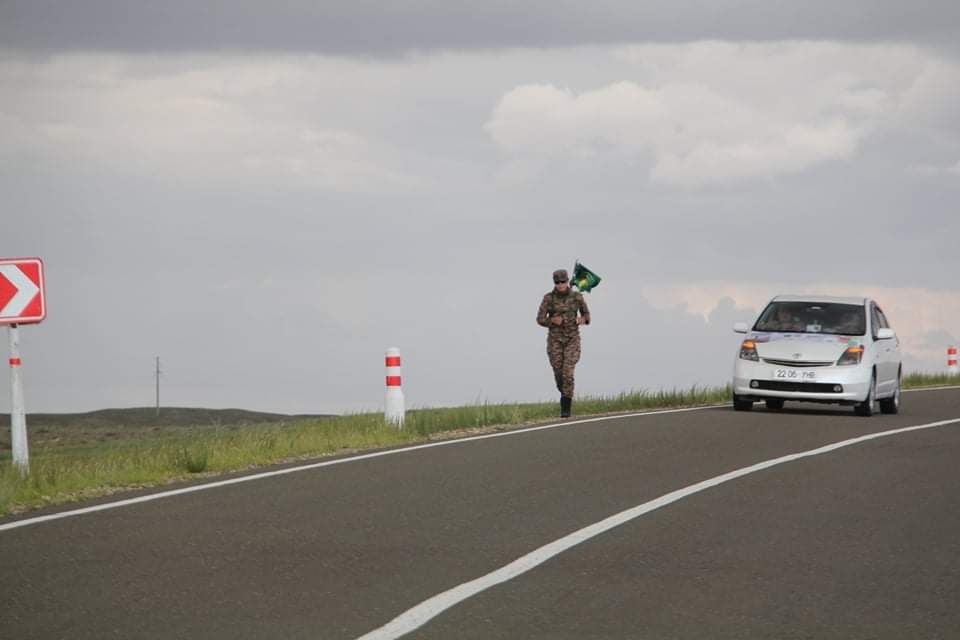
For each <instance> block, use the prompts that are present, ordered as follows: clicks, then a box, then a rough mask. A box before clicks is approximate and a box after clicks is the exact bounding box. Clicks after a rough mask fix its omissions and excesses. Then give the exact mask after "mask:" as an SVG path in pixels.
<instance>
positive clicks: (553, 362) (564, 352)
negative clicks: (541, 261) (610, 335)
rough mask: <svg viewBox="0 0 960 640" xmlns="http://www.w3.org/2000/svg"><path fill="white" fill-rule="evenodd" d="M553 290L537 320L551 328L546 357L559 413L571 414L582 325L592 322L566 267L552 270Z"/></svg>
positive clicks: (540, 310)
mask: <svg viewBox="0 0 960 640" xmlns="http://www.w3.org/2000/svg"><path fill="white" fill-rule="evenodd" d="M553 284H554V286H553V290H552V291H550V292H549V293H547V294H546V295H545V296H543V301H542V302H541V303H540V309H539V310H538V311H537V324H539V325H540V326H541V327H547V328H548V329H549V331H548V333H547V357H548V358H550V366H551V367H553V377H554V379H555V380H556V382H557V390H558V391H559V392H560V417H561V418H569V417H570V411H571V409H572V406H573V369H574V367H576V366H577V361H579V360H580V325H581V324H590V310H589V309H588V308H587V303H586V301H585V300H584V299H583V294H582V293H580V292H579V291H572V290H571V289H570V278H569V277H568V275H567V272H566V270H564V269H558V270H557V271H554V272H553Z"/></svg>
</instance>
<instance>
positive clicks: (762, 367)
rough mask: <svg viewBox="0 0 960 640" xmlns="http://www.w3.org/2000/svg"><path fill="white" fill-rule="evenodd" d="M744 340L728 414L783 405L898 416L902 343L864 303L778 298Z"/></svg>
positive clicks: (740, 329) (744, 329)
mask: <svg viewBox="0 0 960 640" xmlns="http://www.w3.org/2000/svg"><path fill="white" fill-rule="evenodd" d="M733 330H734V331H736V332H737V333H745V334H747V336H746V338H745V339H744V340H743V342H742V343H741V345H740V350H739V353H738V354H737V359H736V363H735V364H734V367H733V408H734V409H736V410H737V411H749V410H750V409H752V408H753V403H754V402H759V401H761V400H762V401H765V402H766V405H767V408H768V409H771V410H779V409H782V408H783V403H784V401H785V400H800V401H803V402H827V403H834V404H841V405H848V406H853V408H854V411H856V413H857V414H858V415H861V416H870V415H873V413H874V410H875V408H876V405H877V404H878V403H879V405H880V410H881V411H882V412H883V413H897V412H898V411H899V410H900V384H901V379H902V373H903V370H902V367H901V363H900V341H899V339H898V338H897V334H896V333H895V332H894V331H893V329H892V328H891V327H890V323H889V322H887V318H886V316H885V315H884V313H883V311H882V310H881V309H880V307H879V306H878V305H877V303H876V302H874V301H873V300H871V299H869V298H835V297H830V296H777V297H775V298H774V299H773V300H771V301H770V303H769V304H768V305H767V307H766V309H764V310H763V313H761V314H760V317H759V318H757V321H756V323H754V325H753V328H750V327H748V325H747V324H746V323H744V322H738V323H737V324H735V325H734V327H733Z"/></svg>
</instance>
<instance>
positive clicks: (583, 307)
mask: <svg viewBox="0 0 960 640" xmlns="http://www.w3.org/2000/svg"><path fill="white" fill-rule="evenodd" d="M577 312H579V313H580V315H581V316H583V322H584V324H590V309H588V308H587V301H586V300H584V299H583V294H582V293H580V292H579V291H569V292H568V293H567V294H566V295H561V294H559V293H557V291H556V289H554V290H552V291H550V292H549V293H547V294H546V295H545V296H543V300H542V301H541V302H540V309H539V310H538V311H537V324H539V325H540V326H541V327H547V328H549V329H550V335H551V336H558V337H559V336H573V335H576V334H577V333H578V332H579V331H580V327H579V326H578V325H577ZM556 317H561V318H563V324H561V325H560V326H556V325H554V324H553V323H552V322H550V319H551V318H556Z"/></svg>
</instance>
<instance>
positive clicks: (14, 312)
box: [0, 258, 47, 325]
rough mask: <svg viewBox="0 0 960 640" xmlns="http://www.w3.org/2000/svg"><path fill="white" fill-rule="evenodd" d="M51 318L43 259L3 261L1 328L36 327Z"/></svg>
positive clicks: (0, 264) (0, 274) (0, 271)
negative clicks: (25, 325) (45, 297)
mask: <svg viewBox="0 0 960 640" xmlns="http://www.w3.org/2000/svg"><path fill="white" fill-rule="evenodd" d="M46 316H47V306H46V303H45V300H44V293H43V261H42V260H41V259H40V258H0V325H4V324H33V323H37V322H40V321H41V320H43V319H44V318H45V317H46Z"/></svg>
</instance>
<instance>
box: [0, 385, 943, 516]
mask: <svg viewBox="0 0 960 640" xmlns="http://www.w3.org/2000/svg"><path fill="white" fill-rule="evenodd" d="M953 382H957V380H956V378H951V377H949V376H947V375H934V374H923V373H916V374H910V375H908V376H906V377H905V379H904V387H906V388H916V387H921V386H934V385H944V384H950V383H953ZM730 393H731V390H730V388H729V387H693V388H691V389H685V390H672V391H657V392H647V391H632V392H625V393H620V394H617V395H613V396H585V397H578V398H577V400H576V402H575V403H574V407H575V411H576V414H577V416H588V415H602V414H609V413H618V412H629V411H644V410H653V409H666V408H675V407H688V406H703V405H710V404H719V403H723V402H726V401H728V400H729V398H730ZM556 416H557V403H555V402H544V403H525V404H506V403H504V404H488V403H483V404H476V405H468V406H462V407H441V408H432V409H414V410H411V411H408V412H407V417H406V423H405V426H404V429H402V430H401V429H397V428H395V427H394V426H392V425H390V424H387V423H385V422H384V420H383V414H381V413H375V414H374V413H365V414H357V415H347V416H338V417H332V418H324V419H314V420H301V421H295V422H291V423H279V424H277V423H270V424H255V425H247V426H243V427H242V428H236V427H235V426H230V425H224V426H223V428H216V429H205V430H197V431H196V432H191V431H189V430H183V431H179V432H177V433H176V434H174V435H172V436H169V437H148V438H144V439H140V440H133V441H124V442H111V443H105V444H98V445H94V446H88V447H71V448H60V449H58V448H55V447H48V448H39V449H36V450H34V451H32V452H31V460H30V474H29V475H27V476H24V475H21V474H20V473H19V471H18V470H17V469H16V468H14V467H13V465H12V464H11V461H10V459H9V457H8V456H5V458H4V459H3V460H0V516H3V515H9V514H13V513H19V512H22V511H27V510H30V509H35V508H38V507H42V506H47V505H54V504H63V503H67V502H73V501H77V500H83V499H89V498H94V497H99V496H104V495H109V494H111V493H115V492H117V491H122V490H126V489H136V488H144V487H148V486H155V485H161V484H168V483H172V482H178V481H182V480H186V479H190V478H196V477H198V476H199V477H204V476H211V475H217V474H221V473H225V472H230V471H241V470H245V469H250V468H254V467H260V466H266V465H271V464H277V463H280V462H285V461H291V460H297V459H306V458H317V457H322V456H326V455H331V454H336V453H346V452H350V451H360V450H365V449H376V448H381V447H390V446H396V445H403V444H411V443H415V442H424V441H427V440H432V439H437V438H442V437H449V436H451V435H457V434H460V433H463V432H464V431H469V430H489V429H491V428H494V427H501V428H507V427H519V426H527V425H532V424H537V423H540V422H545V421H548V420H553V419H555V418H556Z"/></svg>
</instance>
